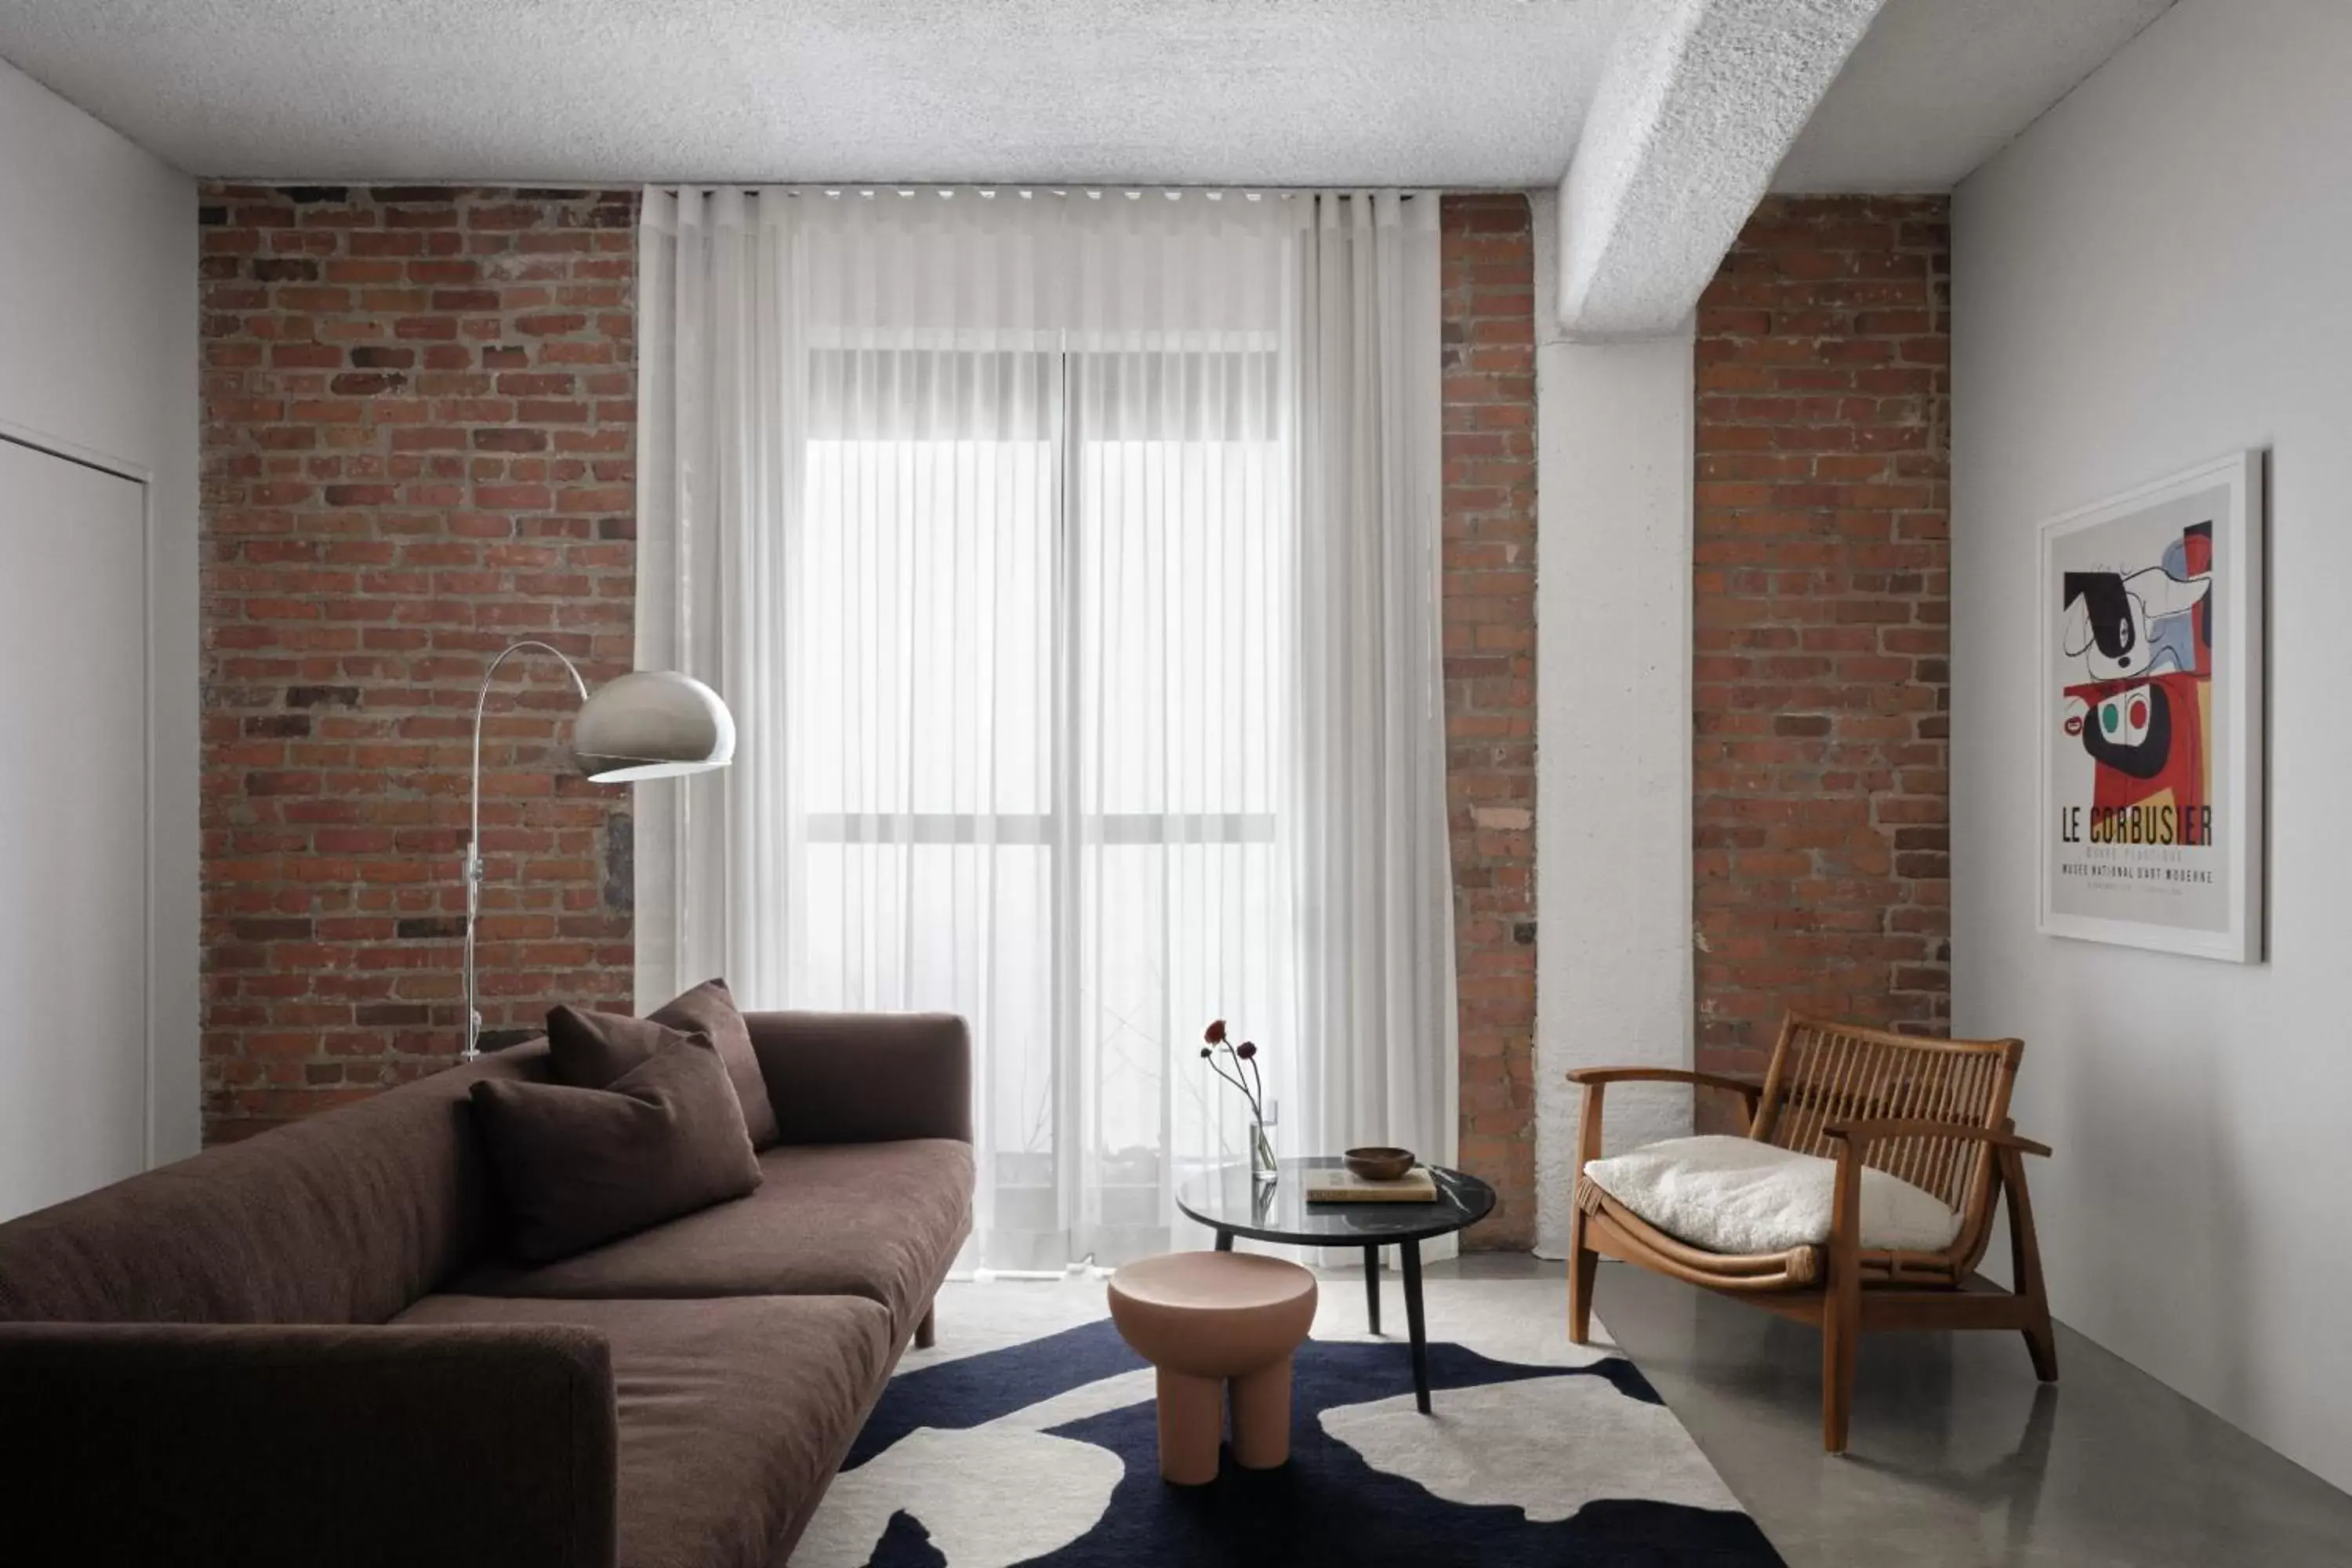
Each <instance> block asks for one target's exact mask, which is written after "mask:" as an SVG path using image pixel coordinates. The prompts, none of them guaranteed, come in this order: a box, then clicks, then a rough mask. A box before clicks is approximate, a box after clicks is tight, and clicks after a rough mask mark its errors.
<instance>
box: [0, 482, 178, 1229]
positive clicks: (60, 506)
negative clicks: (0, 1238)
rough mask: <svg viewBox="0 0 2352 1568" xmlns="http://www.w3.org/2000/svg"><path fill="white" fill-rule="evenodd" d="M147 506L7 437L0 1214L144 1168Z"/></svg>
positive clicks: (1, 567) (0, 590)
mask: <svg viewBox="0 0 2352 1568" xmlns="http://www.w3.org/2000/svg"><path fill="white" fill-rule="evenodd" d="M144 500H145V496H144V493H143V490H142V487H141V486H140V485H138V484H135V483H133V482H132V481H131V480H129V479H122V478H121V477H119V476H117V475H114V474H109V473H104V472H101V471H100V470H99V469H96V468H86V467H84V466H83V465H81V464H79V463H75V462H69V461H68V460H66V459H65V458H57V457H52V456H50V455H49V454H47V453H46V452H41V451H37V450H35V449H34V448H32V447H25V446H20V445H17V444H16V443H14V442H11V441H8V440H5V439H0V752H4V753H5V754H0V1220H5V1219H7V1218H9V1217H10V1216H12V1215H19V1214H23V1213H25V1212H26V1211H28V1210H31V1209H37V1208H40V1207H43V1206H45V1205H49V1204H53V1203H57V1202H58V1201H59V1200H61V1199H64V1198H69V1197H72V1196H73V1195H74V1194H77V1193H84V1192H88V1191H89V1189H91V1188H92V1187H98V1186H103V1185H104V1184H107V1183H108V1182H111V1181H115V1180H118V1179H119V1178H121V1177H123V1176H127V1175H130V1174H131V1173H134V1172H136V1171H138V1170H139V1169H141V1167H142V1166H143V1165H144V1164H145V1163H146V1150H147V651H146V647H147V637H146V627H147V592H146V566H145V542H146V541H145V536H146V526H145V523H144V521H143V520H142V509H143V504H144Z"/></svg>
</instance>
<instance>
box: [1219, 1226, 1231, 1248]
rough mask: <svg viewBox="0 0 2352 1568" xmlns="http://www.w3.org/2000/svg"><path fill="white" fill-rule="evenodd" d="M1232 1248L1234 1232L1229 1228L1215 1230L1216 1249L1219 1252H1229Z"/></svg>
mask: <svg viewBox="0 0 2352 1568" xmlns="http://www.w3.org/2000/svg"><path fill="white" fill-rule="evenodd" d="M1233 1249H1234V1233H1233V1232H1232V1231H1230V1230H1221V1231H1219V1232H1217V1250H1218V1251H1219V1252H1231V1251H1232V1250H1233Z"/></svg>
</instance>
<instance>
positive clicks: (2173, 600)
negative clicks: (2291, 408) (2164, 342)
mask: <svg viewBox="0 0 2352 1568" xmlns="http://www.w3.org/2000/svg"><path fill="white" fill-rule="evenodd" d="M2262 525H2263V495H2262V455H2261V454H2260V453H2258V452H2243V453H2239V454H2237V455H2234V456H2232V457H2231V458H2226V459H2224V460H2222V461H2221V462H2217V463H2211V464H2208V465H2206V466H2205V467H2203V468H2198V469H2195V470H2193V471H2192V472H2189V473H2187V474H2183V475H2180V476H2179V477H2178V478H2175V479H2167V480H2164V481H2162V482H2161V483H2159V484H2156V485H2150V486H2147V487H2145V488H2143V489H2138V490H2135V491H2134V492H2132V493H2131V494H2129V495H2127V496H2123V497H2120V498H2118V499H2116V500H2112V501H2108V502H2105V503H2104V504H2102V505H2099V506H2095V507H2089V508H2085V509H2084V510H2081V511H2075V512H2070V513H2068V514H2067V515H2066V516H2064V517H2061V518H2057V519H2054V520H2053V521H2050V522H2048V523H2046V524H2044V525H2043V527H2042V572H2041V599H2042V602H2041V605H2040V623H2041V643H2042V658H2041V663H2040V670H2041V683H2042V690H2041V692H2040V694H2039V695H2040V703H2039V717H2040V720H2041V723H2042V819H2041V822H2040V823H2039V825H2038V828H2037V831H2038V832H2039V834H2040V837H2041V841H2042V879H2041V882H2042V889H2041V896H2042V910H2041V927H2042V930H2043V931H2048V932H2051V933H2052V934H2053V935H2058V936H2072V937H2084V938H2089V939H2091V940H2094V941H2099V942H2125V943H2128V944H2131V945H2133V946H2138V947H2154V948H2162V949H2165V950H2167V951H2169V952H2188V953H2198V954H2201V955H2203V956H2206V957H2210V958H2224V959H2233V960H2236V961H2239V962H2241V963H2252V962H2255V961H2258V960H2259V959H2260V958H2261V957H2262V945H2263V937H2262V907H2263V906H2262V848H2263V828H2262V805H2263V792H2262V776H2261V766H2262V648H2263V627H2262V616H2263V591H2262V590H2263V584H2262V561H2263V554H2262Z"/></svg>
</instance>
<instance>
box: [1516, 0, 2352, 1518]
mask: <svg viewBox="0 0 2352 1568" xmlns="http://www.w3.org/2000/svg"><path fill="white" fill-rule="evenodd" d="M2347 81H2352V6H2347V5H2344V4H2343V0H2181V3H2180V4H2179V5H2177V6H2175V7H2174V9H2173V10H2171V11H2170V12H2169V13H2168V14H2167V15H2166V16H2163V17H2162V18H2160V19H2159V20H2158V21H2157V22H2156V23H2155V24H2154V25H2153V26H2150V27H2149V28H2148V29H2147V32H2145V33H2143V34H2142V35H2141V36H2140V37H2138V38H2137V40H2136V41H2134V42H2133V43H2132V44H2130V45H2129V46H2127V47H2126V48H2125V49H2124V50H2123V51H2122V52H2121V53H2120V54H2118V55H2117V56H2116V58H2115V59H2114V60H2112V61H2111V62H2110V63H2109V64H2107V65H2106V66H2105V68H2102V69H2101V70H2100V71H2098V72H2097V73H2096V74H2095V75H2094V76H2093V77H2091V78H2090V79H2089V80H2087V81H2086V82H2084V84H2083V85H2082V86H2081V87H2080V88H2078V89H2076V90H2075V91H2074V94H2073V95H2072V96H2071V97H2069V98H2067V99H2066V100H2064V101H2063V102H2062V103H2060V104H2059V105H2058V107H2057V108H2056V109H2054V110H2052V111H2051V113H2050V114H2048V115H2047V116H2045V117H2044V118H2043V119H2042V120H2041V121H2038V122H2037V123H2036V124H2035V125H2034V126H2033V127H2032V129H2030V130H2029V131H2028V132H2026V133H2025V134H2024V135H2023V136H2022V137H2021V138H2020V139H2019V140H2018V141H2017V142H2014V143H2012V144H2011V146H2010V147H2009V148H2008V149H2007V150H2006V151H2004V152H2003V153H2001V154H2000V156H1998V157H1996V158H1995V159H1993V160H1992V161H1991V162H1990V163H1989V164H1987V165H1986V166H1985V167H1984V168H1983V169H1982V170H1981V171H1980V172H1979V173H1978V174H1975V175H1973V176H1971V177H1970V178H1969V180H1968V181H1967V182H1966V183H1965V184H1962V185H1961V187H1960V189H1959V192H1958V200H1957V206H1956V211H1955V216H1954V225H1953V227H1954V242H1955V252H1956V254H1955V258H1954V283H1953V319H1954V323H1955V329H1956V335H1955V341H1954V373H1953V374H1954V424H1953V453H1952V467H1953V485H1952V490H1953V572H1954V578H1953V610H1954V626H1953V699H1952V709H1953V724H1952V739H1953V744H1952V759H1953V761H1952V795H1953V849H1954V854H1953V857H1952V865H1953V902H1954V908H1953V944H1952V945H1953V955H1954V970H1953V984H1954V993H1955V995H1954V1009H1955V1020H1954V1021H1955V1026H1956V1030H1957V1032H1958V1033H1961V1034H1967V1035H1988V1034H2008V1033H2015V1034H2019V1035H2022V1036H2024V1037H2026V1039H2027V1041H2028V1043H2029V1044H2028V1050H2027V1054H2026V1059H2025V1070H2024V1078H2023V1081H2022V1083H2021V1089H2020V1101H2019V1110H2018V1115H2019V1120H2020V1124H2021V1129H2022V1131H2026V1132H2027V1133H2029V1134H2031V1135H2032V1136H2033V1137H2036V1138H2041V1139H2044V1140H2047V1141H2048V1142H2051V1143H2053V1144H2054V1145H2056V1148H2057V1158H2056V1159H2054V1160H2053V1161H2050V1162H2047V1163H2035V1166H2034V1170H2033V1179H2034V1181H2035V1183H2036V1187H2035V1200H2036V1208H2037V1211H2038V1217H2039V1218H2040V1220H2041V1222H2042V1236H2043V1243H2042V1244H2043V1247H2045V1249H2046V1260H2047V1268H2048V1272H2049V1276H2050V1280H2051V1287H2052V1293H2053V1304H2054V1306H2055V1309H2056V1310H2057V1313H2058V1315H2059V1316H2060V1317H2061V1318H2063V1319H2064V1320H2065V1321H2067V1322H2069V1323H2071V1324H2073V1325H2074V1327H2076V1328H2078V1329H2080V1330H2082V1331H2084V1332H2085V1333H2087V1334H2089V1335H2090V1336H2091V1337H2092V1338H2094V1339H2095V1340H2097V1341H2099V1342H2101V1343H2102V1344H2105V1345H2106V1346H2108V1347H2109V1348H2111V1349H2113V1350H2115V1351H2116V1352H2118V1353H2120V1354H2122V1355H2124V1356H2126V1357H2127V1358H2128V1359H2129V1360H2131V1361H2132V1362H2134V1363H2137V1365H2139V1366H2141V1367H2144V1368H2146V1369H2147V1371H2149V1372H2151V1373H2155V1374H2156V1375H2158V1377H2161V1378H2163V1379H2164V1380H2165V1381H2167V1382H2168V1383H2170V1384H2173V1385H2174V1386H2175V1387H2177V1388H2179V1389H2180V1390H2181V1391H2182V1392H2183V1393H2185V1394H2189V1396H2190V1397H2192V1398H2194V1399H2196V1400H2198V1401H2199V1402H2200V1403H2201V1404H2203V1405H2208V1406H2210V1407H2211V1408H2212V1409H2214V1410H2216V1411H2218V1412H2220V1413H2221V1415H2224V1416H2226V1417H2227V1418H2229V1419H2230V1420H2231V1421H2233V1422H2236V1423H2237V1424H2239V1425H2240V1426H2243V1427H2245V1428H2246V1430H2248V1431H2250V1432H2252V1434H2253V1435H2254V1436H2257V1437H2260V1438H2262V1439H2263V1441H2265V1442H2267V1443H2270V1444H2271V1445H2273V1447H2277V1448H2278V1449H2279V1450H2280V1451H2282V1452H2283V1453H2284V1454H2286V1455H2287V1456H2288V1457H2290V1458H2294V1459H2296V1460H2298V1461H2300V1462H2301V1463H2303V1464H2305V1465H2306V1466H2308V1467H2310V1468H2312V1469H2314V1470H2315V1471H2317V1472H2318V1473H2319V1474H2321V1475H2322V1476H2325V1477H2326V1478H2327V1479H2329V1480H2331V1481H2333V1482H2335V1483H2336V1485H2338V1486H2347V1487H2352V1012H2347V988H2346V984H2345V977H2346V975H2347V973H2352V828H2347V807H2352V717H2347V711H2346V693H2347V689H2352V686H2347V678H2352V651H2347V649H2352V642H2347V617H2346V614H2345V595H2347V593H2352V518H2347V503H2352V289H2347V288H2346V287H2345V275H2346V268H2347V258H2352V184H2347V177H2346V156H2345V149H2347V147H2352V94H2347V91H2346V84H2347ZM2248 446H2259V447H2268V448H2269V449H2270V451H2271V453H2272V458H2271V468H2270V479H2271V559H2272V566H2271V595H2272V597H2271V620H2270V624H2271V657H2270V665H2269V674H2270V681H2271V722H2272V731H2271V740H2270V770H2271V798H2270V810H2271V842H2272V850H2271V857H2270V877H2271V917H2270V931H2271V937H2270V952H2271V958H2270V962H2269V963H2267V964H2263V965H2255V966H2239V965H2233V964H2227V963H2213V962H2209V961H2205V960H2200V959H2193V958H2179V957H2170V956H2166V955H2162V954H2158V953H2153V952H2137V951H2133V950H2129V949H2126V948H2120V947H2106V946H2098V945H2094V944H2090V943H2084V942H2070V941H2066V940H2063V939H2059V938H2053V937H2043V936H2039V935H2037V934H2036V933H2035V931H2034V929H2033V922H2034V882H2033V879H2034V874H2035V860H2034V845H2035V839H2034V833H2035V829H2036V827H2037V826H2038V825H2037V823H2036V821H2035V814H2036V807H2035V792H2034V769H2035V722H2036V720H2035V708H2034V705H2033V692H2034V667H2033V658H2034V622H2033V609H2032V594H2033V586H2034V571H2035V539H2036V529H2037V525H2038V524H2039V523H2040V521H2042V519H2044V518H2046V517H2049V516H2051V515H2053V514H2054V513H2057V512H2059V511H2062V510H2065V509H2067V508H2070V507H2074V506H2076V505H2079V504H2082V503H2084V502H2089V501H2095V500H2100V499H2102V498H2103V497H2105V496H2108V495H2110V494H2113V493H2115V492H2117V491H2120V490H2123V489H2128V488H2129V487H2131V486H2133V485H2136V484H2138V483H2140V482H2142V481H2145V480H2149V479H2158V478H2160V477H2162V476H2164V475H2167V474H2169V473H2172V472H2174V471H2176V470H2178V469H2179V468H2184V467H2186V466H2188V465H2189V464H2190V463H2192V462H2195V461H2198V460H2200V459H2203V458H2209V457H2214V456H2218V455H2221V454H2222V453H2225V452H2228V451H2230V450H2231V449H2232V448H2235V447H2248ZM1547 543H1549V542H1548V541H1547ZM1547 733H1549V731H1547Z"/></svg>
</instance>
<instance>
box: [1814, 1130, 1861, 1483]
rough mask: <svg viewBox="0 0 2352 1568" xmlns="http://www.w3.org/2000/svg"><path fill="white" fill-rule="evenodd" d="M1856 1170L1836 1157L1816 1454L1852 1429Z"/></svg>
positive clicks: (1846, 1153)
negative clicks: (1820, 1430)
mask: <svg viewBox="0 0 2352 1568" xmlns="http://www.w3.org/2000/svg"><path fill="white" fill-rule="evenodd" d="M1861 1235H1862V1168H1861V1165H1860V1163H1859V1162H1858V1161H1856V1160H1855V1158H1854V1157H1853V1152H1851V1151H1850V1150H1841V1151H1840V1152H1839V1154H1838V1170H1837V1196H1836V1200H1835V1203H1834V1205H1833V1207H1832V1215H1831V1219H1830V1244H1829V1249H1828V1250H1829V1281H1828V1286H1827V1289H1826V1292H1825V1294H1824V1297H1823V1300H1822V1452H1824V1453H1830V1454H1843V1453H1844V1452H1845V1442H1846V1433H1847V1429H1848V1428H1849V1427H1851V1426H1853V1356H1854V1350H1855V1348H1856V1346H1857V1344H1858V1343H1859V1342H1860V1341H1861V1339H1862V1259H1861V1257H1860V1253H1861V1250H1862V1249H1861V1246H1860V1237H1861Z"/></svg>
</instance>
